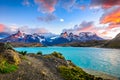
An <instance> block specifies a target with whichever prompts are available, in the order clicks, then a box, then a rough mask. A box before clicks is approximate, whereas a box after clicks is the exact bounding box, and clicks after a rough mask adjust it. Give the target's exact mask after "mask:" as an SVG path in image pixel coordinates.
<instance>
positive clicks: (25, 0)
mask: <svg viewBox="0 0 120 80" xmlns="http://www.w3.org/2000/svg"><path fill="white" fill-rule="evenodd" d="M22 4H23V5H25V6H30V2H29V0H23V2H22Z"/></svg>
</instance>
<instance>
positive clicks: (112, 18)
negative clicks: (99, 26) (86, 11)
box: [101, 8, 120, 24]
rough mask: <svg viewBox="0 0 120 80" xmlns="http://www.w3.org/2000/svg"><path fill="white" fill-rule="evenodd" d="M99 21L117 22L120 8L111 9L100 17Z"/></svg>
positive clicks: (119, 20) (104, 22)
mask: <svg viewBox="0 0 120 80" xmlns="http://www.w3.org/2000/svg"><path fill="white" fill-rule="evenodd" d="M101 23H103V24H106V23H114V24H118V23H120V9H119V8H118V9H117V10H115V11H112V12H111V13H109V14H107V15H105V16H103V17H102V19H101Z"/></svg>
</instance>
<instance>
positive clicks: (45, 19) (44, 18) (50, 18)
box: [37, 14, 57, 22]
mask: <svg viewBox="0 0 120 80" xmlns="http://www.w3.org/2000/svg"><path fill="white" fill-rule="evenodd" d="M37 19H38V20H39V21H43V22H51V21H54V20H56V19H57V17H56V16H55V15H54V14H47V15H45V16H39V17H37Z"/></svg>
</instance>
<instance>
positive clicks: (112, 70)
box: [15, 47, 120, 77]
mask: <svg viewBox="0 0 120 80" xmlns="http://www.w3.org/2000/svg"><path fill="white" fill-rule="evenodd" d="M15 49H16V50H18V51H28V52H30V53H31V52H33V53H36V52H38V51H42V52H43V53H44V54H49V53H52V52H53V51H58V52H61V53H62V54H63V55H64V56H65V58H66V59H69V60H72V62H74V63H75V64H76V65H78V66H80V67H82V68H86V69H92V70H98V71H103V72H106V73H109V74H111V75H113V76H117V77H120V50H119V49H103V48H87V47H86V48H82V47H21V48H15Z"/></svg>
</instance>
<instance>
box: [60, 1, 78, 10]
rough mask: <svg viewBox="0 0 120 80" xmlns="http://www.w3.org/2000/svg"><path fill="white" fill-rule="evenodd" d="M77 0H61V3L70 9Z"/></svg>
mask: <svg viewBox="0 0 120 80" xmlns="http://www.w3.org/2000/svg"><path fill="white" fill-rule="evenodd" d="M75 2H76V0H60V5H61V6H62V7H63V8H65V9H66V10H68V11H69V10H70V9H71V8H72V7H73V6H74V5H75Z"/></svg>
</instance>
